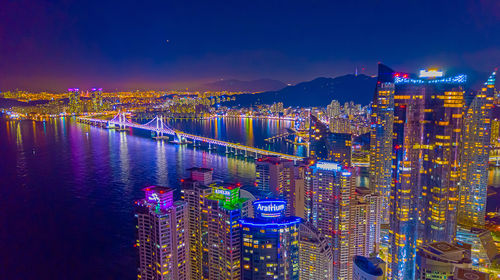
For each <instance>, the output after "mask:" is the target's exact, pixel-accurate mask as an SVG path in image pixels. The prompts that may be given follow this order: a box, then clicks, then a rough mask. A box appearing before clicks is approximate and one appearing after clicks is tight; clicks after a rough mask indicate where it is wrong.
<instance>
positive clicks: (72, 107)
mask: <svg viewBox="0 0 500 280" xmlns="http://www.w3.org/2000/svg"><path fill="white" fill-rule="evenodd" d="M68 97H69V103H68V106H69V112H70V113H76V114H78V113H80V111H81V104H80V89H78V88H69V89H68Z"/></svg>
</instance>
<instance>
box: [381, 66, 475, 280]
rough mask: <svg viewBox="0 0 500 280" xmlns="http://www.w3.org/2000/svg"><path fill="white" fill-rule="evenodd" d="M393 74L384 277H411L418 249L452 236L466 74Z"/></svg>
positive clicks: (455, 213) (454, 224)
mask: <svg viewBox="0 0 500 280" xmlns="http://www.w3.org/2000/svg"><path fill="white" fill-rule="evenodd" d="M439 73H441V72H439ZM393 75H394V84H395V93H394V100H395V101H394V124H393V144H392V145H393V155H392V156H393V163H392V185H391V193H390V203H389V213H390V230H389V252H388V253H389V254H388V269H387V276H388V279H413V277H414V267H415V253H416V247H417V246H420V245H422V244H426V243H432V242H436V241H446V242H451V241H452V240H453V239H454V237H455V230H456V222H457V208H458V187H459V185H458V182H459V179H460V173H459V172H460V156H459V155H460V139H461V135H462V131H461V128H462V118H463V107H464V93H465V91H464V89H463V84H464V83H465V81H466V76H465V75H458V76H454V77H442V78H441V77H440V78H438V77H432V76H431V77H429V76H427V77H425V78H421V79H415V78H412V77H410V75H409V74H405V73H393Z"/></svg>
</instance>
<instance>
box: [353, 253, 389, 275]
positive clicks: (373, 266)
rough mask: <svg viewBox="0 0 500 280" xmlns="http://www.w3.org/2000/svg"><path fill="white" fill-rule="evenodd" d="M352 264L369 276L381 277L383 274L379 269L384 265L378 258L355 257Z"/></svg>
mask: <svg viewBox="0 0 500 280" xmlns="http://www.w3.org/2000/svg"><path fill="white" fill-rule="evenodd" d="M354 264H355V265H356V266H357V267H359V268H360V269H361V270H363V271H364V272H366V273H368V274H370V275H373V276H382V275H383V274H384V270H383V269H382V268H381V267H380V265H382V264H384V261H383V260H381V259H379V258H366V257H363V256H355V257H354Z"/></svg>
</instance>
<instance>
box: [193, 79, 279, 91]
mask: <svg viewBox="0 0 500 280" xmlns="http://www.w3.org/2000/svg"><path fill="white" fill-rule="evenodd" d="M284 87H286V84H285V83H283V82H281V81H278V80H271V79H259V80H252V81H240V80H235V79H232V80H221V81H217V82H213V83H208V84H204V85H202V86H200V87H199V89H200V90H206V91H243V92H262V91H273V90H280V89H282V88H284Z"/></svg>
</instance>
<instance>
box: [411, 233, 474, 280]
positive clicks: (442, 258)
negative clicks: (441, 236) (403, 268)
mask: <svg viewBox="0 0 500 280" xmlns="http://www.w3.org/2000/svg"><path fill="white" fill-rule="evenodd" d="M471 264H472V262H471V259H470V245H469V244H458V243H455V244H451V243H447V242H436V243H431V244H426V245H423V246H419V247H418V250H417V262H416V276H415V279H417V280H436V279H443V280H446V279H448V278H449V277H451V276H453V274H454V272H455V269H456V268H470V267H471Z"/></svg>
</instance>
